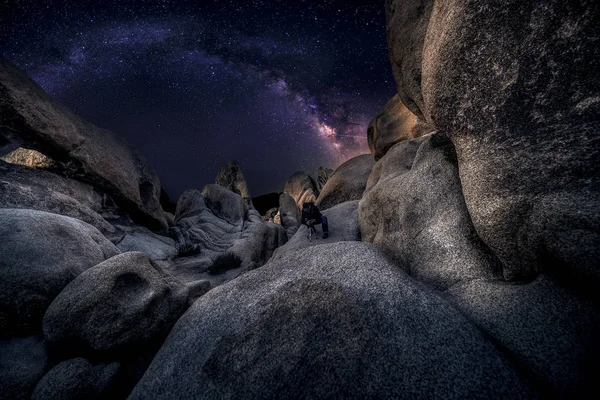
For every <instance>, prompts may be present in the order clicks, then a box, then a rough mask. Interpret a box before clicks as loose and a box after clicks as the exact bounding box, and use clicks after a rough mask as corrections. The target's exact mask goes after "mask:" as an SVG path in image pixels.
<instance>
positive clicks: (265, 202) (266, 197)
mask: <svg viewBox="0 0 600 400" xmlns="http://www.w3.org/2000/svg"><path fill="white" fill-rule="evenodd" d="M252 205H253V206H254V208H256V211H258V213H259V214H260V215H265V214H266V213H267V211H268V210H270V209H271V208H277V207H279V193H276V192H273V193H267V194H263V195H260V196H258V197H253V198H252Z"/></svg>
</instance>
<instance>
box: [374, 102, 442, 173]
mask: <svg viewBox="0 0 600 400" xmlns="http://www.w3.org/2000/svg"><path fill="white" fill-rule="evenodd" d="M432 131H433V129H432V128H431V127H429V126H428V125H427V124H425V123H424V122H423V121H421V120H419V119H418V118H417V116H416V115H415V114H413V113H412V112H411V111H410V110H409V109H408V108H406V106H405V105H404V104H403V103H402V101H401V100H400V98H399V97H398V95H395V96H394V97H392V98H391V99H390V101H388V102H387V104H386V105H385V107H383V109H382V110H381V111H379V113H378V114H377V115H376V116H375V117H374V118H373V119H372V120H371V122H370V123H369V128H368V130H367V140H368V143H369V149H370V150H371V154H373V157H374V158H375V161H377V160H379V159H380V158H381V157H383V156H384V155H385V153H387V151H388V150H389V149H390V147H392V146H393V145H394V144H396V143H398V142H400V141H402V140H410V139H415V138H418V137H421V136H423V135H426V134H428V133H430V132H432Z"/></svg>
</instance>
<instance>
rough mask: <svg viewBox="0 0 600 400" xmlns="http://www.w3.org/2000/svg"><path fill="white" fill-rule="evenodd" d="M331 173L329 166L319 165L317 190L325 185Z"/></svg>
mask: <svg viewBox="0 0 600 400" xmlns="http://www.w3.org/2000/svg"><path fill="white" fill-rule="evenodd" d="M332 173H333V170H332V169H331V168H323V167H319V171H318V173H317V190H318V191H319V192H321V190H323V186H325V184H326V183H327V180H328V179H329V177H330V176H331V174H332Z"/></svg>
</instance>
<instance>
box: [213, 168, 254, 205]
mask: <svg viewBox="0 0 600 400" xmlns="http://www.w3.org/2000/svg"><path fill="white" fill-rule="evenodd" d="M216 184H217V185H221V186H223V187H226V188H227V189H229V190H231V191H232V192H233V193H237V194H239V195H240V196H242V199H244V200H245V201H247V202H251V201H252V199H251V197H250V191H249V190H248V185H247V184H246V179H245V178H244V174H243V173H242V169H241V168H240V166H239V164H238V163H237V161H231V160H230V161H227V163H225V164H224V165H222V166H221V168H220V169H219V172H218V173H217V178H216Z"/></svg>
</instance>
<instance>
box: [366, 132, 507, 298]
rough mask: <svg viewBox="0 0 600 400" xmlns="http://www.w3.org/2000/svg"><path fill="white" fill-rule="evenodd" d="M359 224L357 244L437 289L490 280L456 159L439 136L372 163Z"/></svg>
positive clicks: (487, 256) (489, 261)
mask: <svg viewBox="0 0 600 400" xmlns="http://www.w3.org/2000/svg"><path fill="white" fill-rule="evenodd" d="M359 221H360V227H361V232H362V235H363V240H366V241H369V242H372V243H375V244H376V245H378V246H379V247H380V248H382V249H383V250H384V251H385V252H386V253H387V254H389V255H390V256H392V258H393V259H394V260H396V261H397V262H398V264H399V265H400V266H402V267H403V268H405V269H406V272H407V273H409V274H410V275H412V276H413V277H414V278H416V279H418V280H420V281H423V282H426V283H428V284H429V285H431V286H433V287H435V288H437V289H440V290H445V289H448V288H449V287H451V286H453V285H455V284H456V283H458V282H464V281H470V280H473V279H477V278H494V272H495V268H496V265H495V263H494V258H493V256H492V254H491V253H490V252H489V250H488V249H487V248H486V246H485V245H484V244H483V243H482V242H481V240H480V239H479V238H478V236H477V233H476V232H475V228H474V227H473V224H472V223H471V218H470V217H469V212H468V210H467V206H466V204H465V200H464V198H463V195H462V190H461V186H460V180H459V178H458V169H457V166H456V154H455V152H454V148H453V147H452V144H451V143H450V141H449V140H448V139H447V138H446V137H444V136H442V135H439V134H432V135H427V136H424V137H422V138H419V139H414V140H409V141H403V142H400V143H398V144H396V145H395V146H394V147H392V148H391V149H390V150H389V151H388V153H387V154H386V155H385V157H383V158H382V159H381V160H379V161H378V162H377V164H376V165H375V167H373V173H372V174H371V177H370V178H369V183H368V186H367V190H366V191H365V195H364V196H363V198H362V200H361V201H360V212H359Z"/></svg>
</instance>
